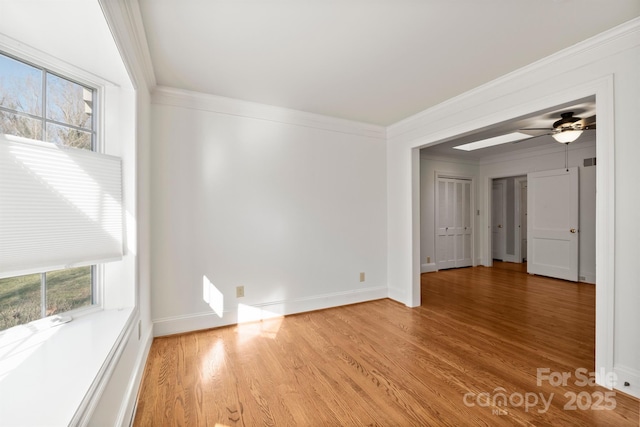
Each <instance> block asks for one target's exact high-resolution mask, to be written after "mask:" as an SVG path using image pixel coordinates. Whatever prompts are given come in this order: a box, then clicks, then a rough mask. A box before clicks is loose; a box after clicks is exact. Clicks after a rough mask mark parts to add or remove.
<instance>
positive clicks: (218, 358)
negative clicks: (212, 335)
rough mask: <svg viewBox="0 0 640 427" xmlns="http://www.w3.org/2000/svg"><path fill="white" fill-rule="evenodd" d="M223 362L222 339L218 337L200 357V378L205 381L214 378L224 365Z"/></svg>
mask: <svg viewBox="0 0 640 427" xmlns="http://www.w3.org/2000/svg"><path fill="white" fill-rule="evenodd" d="M224 362H225V357H224V341H223V340H222V338H219V339H218V340H216V342H215V343H214V344H213V345H212V346H211V348H210V349H209V351H208V352H207V355H206V356H205V357H203V358H202V364H201V365H200V372H201V373H202V380H203V381H205V382H207V381H209V380H215V378H216V375H217V374H218V373H219V372H220V369H221V368H222V367H223V366H224Z"/></svg>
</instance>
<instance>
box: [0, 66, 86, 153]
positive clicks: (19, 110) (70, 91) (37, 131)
mask: <svg viewBox="0 0 640 427" xmlns="http://www.w3.org/2000/svg"><path fill="white" fill-rule="evenodd" d="M94 97H95V89H91V88H88V87H86V86H83V85H81V84H79V83H76V82H74V81H72V80H69V79H66V78H64V77H61V76H59V75H56V74H54V73H52V72H51V71H48V70H46V69H44V68H38V67H36V66H33V65H30V64H27V63H25V62H22V61H19V60H17V59H14V58H11V57H9V56H7V55H3V54H0V133H5V134H9V135H15V136H21V137H25V138H30V139H37V140H41V141H47V142H52V143H55V144H59V145H65V146H69V147H75V148H82V149H87V150H93V149H95V142H96V141H95V139H96V132H95V124H94V117H95V115H94V114H93V105H94Z"/></svg>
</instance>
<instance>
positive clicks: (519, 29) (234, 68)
mask: <svg viewBox="0 0 640 427" xmlns="http://www.w3.org/2000/svg"><path fill="white" fill-rule="evenodd" d="M139 3H140V8H141V12H142V17H143V22H144V26H145V31H146V36H147V40H148V43H149V48H150V52H151V57H152V61H153V66H154V71H155V74H156V79H157V82H158V84H159V85H164V86H170V87H175V88H181V89H187V90H193V91H198V92H202V93H208V94H214V95H220V96H225V97H231V98H236V99H241V100H247V101H254V102H260V103H264V104H270V105H277V106H281V107H287V108H293V109H297V110H302V111H308V112H312V113H319V114H325V115H329V116H334V117H340V118H346V119H352V120H358V121H363V122H368V123H373V124H378V125H389V124H392V123H395V122H397V121H399V120H401V119H404V118H406V117H408V116H410V115H413V114H415V113H417V112H419V111H422V110H424V109H426V108H428V107H430V106H433V105H435V104H438V103H440V102H442V101H444V100H446V99H448V98H451V97H453V96H455V95H458V94H461V93H463V92H465V91H467V90H469V89H472V88H474V87H476V86H479V85H481V84H483V83H486V82H488V81H490V80H493V79H495V78H497V77H499V76H501V75H504V74H506V73H508V72H510V71H513V70H515V69H518V68H520V67H522V66H525V65H527V64H529V63H531V62H534V61H536V60H538V59H541V58H543V57H545V56H548V55H549V54H552V53H554V52H556V51H558V50H561V49H563V48H566V47H568V46H571V45H573V44H575V43H576V42H578V41H581V40H584V39H586V38H588V37H591V36H593V35H596V34H598V33H600V32H602V31H604V30H606V29H609V28H612V27H614V26H616V25H618V24H620V23H623V22H626V21H628V20H630V19H632V18H634V17H636V16H638V15H640V1H638V0H615V1H612V0H270V1H266V0H139Z"/></svg>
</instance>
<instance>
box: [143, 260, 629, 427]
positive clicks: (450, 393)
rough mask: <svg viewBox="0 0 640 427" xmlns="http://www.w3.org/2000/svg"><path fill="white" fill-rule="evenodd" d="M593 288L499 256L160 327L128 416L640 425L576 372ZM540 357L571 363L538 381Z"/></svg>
mask: <svg viewBox="0 0 640 427" xmlns="http://www.w3.org/2000/svg"><path fill="white" fill-rule="evenodd" d="M594 291H595V287H594V286H593V285H587V284H575V283H570V282H564V281H560V280H553V279H545V278H541V277H537V276H529V275H527V274H526V273H523V272H522V267H521V265H518V264H506V263H504V264H503V263H496V264H495V266H494V267H493V268H485V267H476V268H466V269H458V270H448V271H442V272H438V273H429V274H424V275H423V276H422V301H423V304H422V307H419V308H415V309H409V308H406V307H404V306H403V305H401V304H398V303H396V302H393V301H391V300H388V299H385V300H379V301H373V302H367V303H363V304H356V305H351V306H346V307H339V308H334V309H329V310H322V311H316V312H311V313H304V314H299V315H295V316H289V317H286V318H284V319H276V320H271V321H266V322H261V323H253V324H245V325H239V326H233V327H226V328H219V329H212V330H208V331H203V332H196V333H189V334H183V335H176V336H170V337H163V338H156V339H155V340H154V342H153V344H152V347H151V352H150V355H149V359H148V361H147V366H146V369H145V374H144V378H143V384H142V387H141V391H140V395H139V398H138V406H137V412H136V415H135V423H134V425H135V426H212V427H213V426H259V425H264V426H272V425H273V426H288V425H291V426H322V425H329V426H361V425H362V426H364V425H368V426H373V425H376V426H378V425H379V426H405V425H407V426H408V425H412V426H416V425H418V426H440V425H450V426H466V425H481V426H500V425H504V426H513V425H522V426H528V425H536V426H547V425H548V426H589V425H602V426H638V425H639V424H640V418H639V415H638V411H639V407H640V403H639V401H638V400H637V399H633V398H631V397H629V396H627V395H625V394H623V393H620V392H611V391H609V390H606V389H604V388H601V387H598V386H589V385H585V386H582V384H581V379H582V376H581V375H580V374H581V373H582V371H578V376H576V369H578V368H584V369H585V372H591V371H592V370H593V367H594V362H593V357H594V328H595V315H594V311H595V292H594ZM537 368H542V369H544V368H546V369H548V372H549V374H552V375H551V376H552V378H553V379H557V377H556V376H554V375H553V374H554V373H563V372H566V373H569V374H570V375H571V377H570V378H567V381H566V385H565V386H562V385H557V386H553V385H551V384H550V382H549V381H547V380H546V379H545V380H543V381H542V382H541V383H540V385H538V384H537ZM501 393H502V394H501ZM607 393H608V394H607ZM534 396H535V397H536V399H537V401H536V400H534ZM572 396H576V397H577V399H576V401H574V402H572V401H571V400H572ZM504 398H506V399H507V400H506V402H505V401H504ZM543 399H544V402H548V403H543ZM525 402H529V404H528V406H527V404H526V403H525ZM534 403H535V404H534ZM546 405H547V406H546ZM567 405H568V406H567ZM572 408H574V409H572Z"/></svg>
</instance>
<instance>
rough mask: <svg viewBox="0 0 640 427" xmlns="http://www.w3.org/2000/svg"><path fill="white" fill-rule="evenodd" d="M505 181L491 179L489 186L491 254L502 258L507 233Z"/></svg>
mask: <svg viewBox="0 0 640 427" xmlns="http://www.w3.org/2000/svg"><path fill="white" fill-rule="evenodd" d="M506 190H507V183H506V181H504V180H498V179H494V180H493V185H492V187H491V256H492V257H493V259H499V260H503V259H505V257H506V255H507V253H506V249H507V233H506V227H505V225H506V224H505V220H506V217H507V212H506V210H507V204H506V196H507V193H506Z"/></svg>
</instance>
